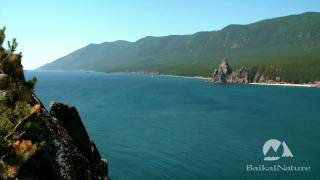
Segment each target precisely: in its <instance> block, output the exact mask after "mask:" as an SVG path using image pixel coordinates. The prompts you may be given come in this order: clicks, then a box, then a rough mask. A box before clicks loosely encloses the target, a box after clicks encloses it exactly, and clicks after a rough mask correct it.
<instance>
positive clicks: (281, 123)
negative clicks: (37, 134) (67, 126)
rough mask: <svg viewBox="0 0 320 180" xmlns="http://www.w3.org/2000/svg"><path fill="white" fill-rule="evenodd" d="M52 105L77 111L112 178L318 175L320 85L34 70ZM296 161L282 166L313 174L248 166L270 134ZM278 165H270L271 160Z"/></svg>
mask: <svg viewBox="0 0 320 180" xmlns="http://www.w3.org/2000/svg"><path fill="white" fill-rule="evenodd" d="M26 75H27V77H28V78H30V77H31V75H36V76H37V77H38V80H39V82H38V84H37V86H36V93H37V94H38V96H39V97H40V98H41V100H42V101H43V102H44V104H46V105H47V106H48V105H49V103H50V101H53V100H54V101H63V102H66V103H70V104H73V105H75V106H76V107H77V109H78V111H79V112H80V115H81V117H82V119H83V121H84V124H85V126H86V128H87V130H88V132H89V134H90V136H91V137H92V138H93V139H94V141H95V143H96V144H97V146H98V148H99V150H100V152H101V154H102V156H103V157H104V158H107V159H108V160H109V163H110V164H109V166H110V167H109V169H110V176H111V178H112V179H113V180H117V179H123V180H126V179H130V180H136V179H145V180H150V179H152V180H157V179H177V180H180V179H181V180H191V179H208V180H209V179H219V180H221V179H230V180H234V179H253V180H256V179H288V180H289V179H290V180H291V179H320V169H319V168H320V164H319V162H320V158H319V155H318V154H319V152H320V143H319V139H320V131H319V128H320V127H319V126H320V122H319V120H320V113H319V111H320V108H319V107H320V90H319V89H313V88H299V87H268V86H253V85H215V84H210V83H207V82H205V81H202V80H195V79H186V78H175V77H160V76H154V77H152V76H151V75H134V74H121V73H114V74H106V73H91V72H90V73H86V72H46V71H38V72H37V71H28V72H26ZM271 138H276V139H279V140H284V141H285V142H286V143H287V145H288V146H289V147H290V149H291V151H292V153H293V155H294V157H293V158H287V159H284V158H283V159H280V160H279V161H277V162H276V163H278V164H288V165H290V164H291V165H296V166H298V165H300V166H301V165H305V166H311V171H310V172H289V173H280V172H268V173H266V172H246V165H247V164H270V163H265V162H264V161H263V158H264V156H263V154H262V146H263V144H264V142H265V141H266V140H268V139H271ZM271 164H272V163H271Z"/></svg>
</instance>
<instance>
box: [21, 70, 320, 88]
mask: <svg viewBox="0 0 320 180" xmlns="http://www.w3.org/2000/svg"><path fill="white" fill-rule="evenodd" d="M27 71H66V70H27ZM76 71H81V72H97V73H116V72H99V71H84V70H76ZM120 73H128V74H130V73H133V74H150V75H156V76H163V77H174V78H187V79H198V80H206V81H209V80H210V79H211V77H204V76H182V75H171V74H157V73H149V72H148V73H146V72H143V73H141V72H120ZM248 85H258V86H285V87H306V88H320V84H291V83H248Z"/></svg>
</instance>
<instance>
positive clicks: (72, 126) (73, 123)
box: [0, 29, 108, 179]
mask: <svg viewBox="0 0 320 180" xmlns="http://www.w3.org/2000/svg"><path fill="white" fill-rule="evenodd" d="M3 41H4V29H3V30H0V45H1V47H0V136H1V137H0V158H1V159H0V179H108V163H107V161H106V160H103V159H101V156H100V154H99V151H98V149H97V147H96V146H95V144H94V142H93V141H92V140H91V139H90V138H89V136H88V134H87V131H86V129H85V127H84V125H83V123H82V121H81V118H80V116H79V114H78V112H77V110H76V108H75V107H73V106H68V105H65V104H63V103H53V104H52V105H51V110H50V112H49V111H47V110H46V108H45V107H44V106H43V105H42V103H41V101H40V100H39V99H38V97H37V96H36V95H35V94H34V91H33V89H34V85H35V83H36V78H33V79H31V80H29V81H26V80H25V77H24V74H23V67H22V65H21V58H22V55H21V53H18V54H17V53H15V49H16V47H17V43H16V41H15V40H13V41H12V42H11V43H8V44H9V46H8V49H7V50H6V49H4V48H2V43H3Z"/></svg>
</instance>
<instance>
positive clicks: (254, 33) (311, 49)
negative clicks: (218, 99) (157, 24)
mask: <svg viewBox="0 0 320 180" xmlns="http://www.w3.org/2000/svg"><path fill="white" fill-rule="evenodd" d="M224 57H226V58H228V60H229V62H230V64H231V65H232V66H233V67H234V68H238V67H239V66H241V65H246V66H248V67H253V66H254V65H256V64H258V65H260V66H265V67H268V66H269V65H277V66H280V67H281V77H282V79H283V80H286V81H290V82H309V81H313V80H319V79H320V13H316V12H308V13H303V14H299V15H291V16H286V17H279V18H274V19H268V20H263V21H259V22H256V23H252V24H248V25H229V26H227V27H225V28H223V29H221V30H219V31H210V32H198V33H195V34H192V35H170V36H164V37H149V36H148V37H145V38H142V39H140V40H138V41H136V42H127V41H115V42H105V43H101V44H90V45H88V46H86V47H83V48H81V49H79V50H77V51H74V52H72V53H70V54H68V55H66V56H64V57H62V58H59V59H57V60H56V61H54V62H52V63H49V64H46V65H44V66H42V67H40V68H39V69H42V70H93V71H103V72H114V71H145V72H159V73H163V74H174V75H202V76H211V74H212V72H213V69H214V68H215V67H216V66H217V65H218V63H219V61H220V60H221V59H222V58H224Z"/></svg>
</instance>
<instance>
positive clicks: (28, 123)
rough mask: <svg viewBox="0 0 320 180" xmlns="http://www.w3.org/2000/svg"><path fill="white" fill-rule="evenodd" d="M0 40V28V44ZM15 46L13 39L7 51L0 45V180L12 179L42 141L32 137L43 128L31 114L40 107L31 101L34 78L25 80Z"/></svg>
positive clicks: (1, 35) (1, 31)
mask: <svg viewBox="0 0 320 180" xmlns="http://www.w3.org/2000/svg"><path fill="white" fill-rule="evenodd" d="M3 40H4V30H0V42H1V44H2V42H3ZM17 45H18V43H17V42H16V40H15V39H13V41H12V43H10V42H8V48H9V49H8V50H5V49H4V48H2V47H0V72H1V74H2V75H1V79H0V85H1V86H0V179H7V178H14V177H15V176H16V175H17V173H18V171H19V168H20V167H21V166H22V165H23V164H24V163H26V162H27V161H28V160H29V159H30V158H31V157H32V156H33V155H34V154H35V153H36V152H37V151H38V150H39V149H40V148H41V147H42V145H43V144H44V143H43V142H40V141H39V140H37V138H32V137H36V136H37V133H40V132H41V131H42V129H43V124H42V123H41V122H37V121H35V119H34V116H33V114H35V113H38V112H39V111H40V108H41V107H40V105H39V104H32V103H31V102H32V101H31V97H32V94H33V93H34V92H33V91H34V86H35V83H36V81H37V79H36V78H35V77H33V78H32V79H31V80H29V81H25V79H24V75H23V67H22V65H21V57H22V55H21V53H19V54H15V53H14V52H15V50H16V48H17ZM3 73H4V74H3ZM26 137H28V138H31V139H26Z"/></svg>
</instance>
